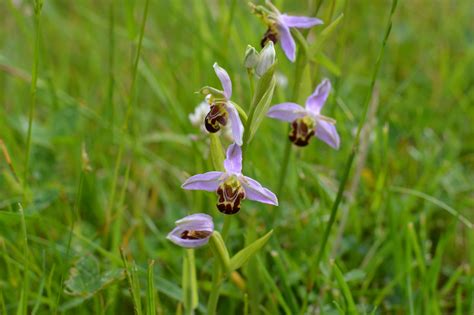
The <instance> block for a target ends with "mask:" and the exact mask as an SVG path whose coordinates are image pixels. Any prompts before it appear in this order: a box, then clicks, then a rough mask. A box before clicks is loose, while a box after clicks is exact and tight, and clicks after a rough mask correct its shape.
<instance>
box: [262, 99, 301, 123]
mask: <svg viewBox="0 0 474 315" xmlns="http://www.w3.org/2000/svg"><path fill="white" fill-rule="evenodd" d="M305 112H306V111H305V109H304V108H303V107H301V106H300V105H298V104H296V103H290V102H288V103H281V104H278V105H275V106H272V107H270V109H269V110H268V112H267V116H268V117H270V118H275V119H279V120H283V121H289V122H292V121H294V120H295V119H296V118H300V117H303V116H304V115H306V113H305Z"/></svg>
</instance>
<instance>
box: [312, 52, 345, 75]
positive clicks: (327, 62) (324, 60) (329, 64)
mask: <svg viewBox="0 0 474 315" xmlns="http://www.w3.org/2000/svg"><path fill="white" fill-rule="evenodd" d="M314 60H315V61H316V62H318V63H320V64H321V65H322V66H324V67H325V68H326V69H328V70H329V72H331V73H332V74H334V75H335V76H336V77H338V76H340V75H341V69H339V66H338V65H337V64H336V63H335V62H334V61H332V60H331V59H330V58H329V57H328V56H326V55H325V54H324V53H322V52H319V53H317V54H316V56H315V57H314Z"/></svg>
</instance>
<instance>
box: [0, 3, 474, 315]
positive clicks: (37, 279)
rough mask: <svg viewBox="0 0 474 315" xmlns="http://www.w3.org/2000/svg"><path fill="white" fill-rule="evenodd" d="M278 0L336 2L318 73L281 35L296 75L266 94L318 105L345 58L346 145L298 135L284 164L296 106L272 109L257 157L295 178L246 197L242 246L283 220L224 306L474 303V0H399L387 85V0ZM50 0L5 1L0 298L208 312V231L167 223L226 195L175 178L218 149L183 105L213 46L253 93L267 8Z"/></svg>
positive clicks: (375, 309) (401, 309)
mask: <svg viewBox="0 0 474 315" xmlns="http://www.w3.org/2000/svg"><path fill="white" fill-rule="evenodd" d="M274 3H275V5H277V6H278V7H279V8H281V9H282V11H284V12H291V13H294V14H299V15H310V14H311V13H314V12H318V17H320V18H321V19H323V20H324V21H325V22H326V23H325V25H329V24H330V23H331V21H336V20H337V19H340V20H339V21H338V22H339V23H338V24H337V25H336V26H335V28H334V31H333V32H331V34H330V35H329V36H328V37H327V38H324V36H325V35H324V33H323V30H324V26H323V27H316V28H314V29H313V30H312V31H311V32H310V33H309V34H308V39H309V41H313V40H317V39H318V38H324V43H323V44H322V48H321V52H320V53H318V55H317V56H315V62H314V63H313V65H312V70H314V72H315V73H316V75H315V76H314V77H307V79H304V80H300V79H299V77H298V74H297V75H295V73H294V65H293V64H291V63H290V62H289V61H288V60H287V59H286V58H285V56H284V55H283V53H282V51H281V49H280V48H279V47H277V58H278V64H277V69H278V70H277V71H278V72H279V73H280V74H281V75H283V76H285V77H286V78H287V80H288V84H287V85H282V84H280V85H277V89H276V92H275V96H274V99H273V101H272V104H277V103H281V102H284V101H295V102H298V103H300V104H304V101H305V98H306V96H307V95H309V94H310V92H311V91H312V90H313V89H314V87H315V85H316V83H317V82H319V81H320V80H321V79H322V78H324V77H328V78H330V79H331V81H332V82H333V87H334V89H333V92H332V94H331V95H330V98H329V100H328V103H327V105H326V107H325V109H324V111H325V112H324V113H325V115H328V116H330V117H335V118H336V120H337V128H338V131H339V134H340V135H341V147H340V149H339V150H337V151H336V150H332V149H331V148H329V147H328V146H327V145H325V144H324V143H323V142H321V141H317V140H313V141H312V142H311V143H310V145H309V146H308V147H306V148H304V149H297V148H293V149H292V150H291V152H290V153H289V154H288V156H287V158H288V161H289V164H288V168H287V169H286V170H284V172H283V173H285V174H286V175H285V176H284V177H283V180H281V175H280V174H281V173H282V170H281V167H282V163H283V162H282V161H283V160H284V159H285V154H284V152H285V151H286V149H285V148H286V147H287V143H288V138H287V124H284V123H281V122H278V121H275V120H270V119H265V120H263V123H262V125H261V127H260V129H259V130H258V135H257V136H255V137H254V139H253V140H252V142H251V143H250V145H249V146H248V147H246V148H245V156H244V171H245V173H246V174H247V175H249V176H252V177H254V178H258V179H259V180H260V181H261V182H262V183H263V184H264V185H265V186H267V187H269V188H271V189H273V190H274V191H276V190H280V192H281V193H280V194H279V200H280V206H279V207H270V206H264V205H261V204H257V203H252V202H249V201H246V203H245V205H244V206H243V208H242V210H241V212H240V213H239V215H238V216H236V217H235V218H234V217H233V218H232V223H231V226H230V228H229V229H228V230H226V232H225V234H224V233H223V234H224V235H225V236H226V237H225V238H226V243H227V246H228V247H229V249H230V251H231V252H233V253H235V252H236V251H237V250H238V249H240V248H241V247H242V246H243V245H244V244H249V243H250V242H251V241H252V240H255V239H256V238H258V237H261V236H262V235H264V234H265V233H266V232H267V231H268V230H270V229H274V233H273V235H272V238H271V241H270V242H269V243H268V244H267V245H266V246H265V247H264V249H263V252H261V253H260V254H259V255H258V256H257V257H255V258H252V260H251V261H250V262H249V263H248V264H247V265H246V266H244V268H243V270H240V271H239V273H233V274H232V275H231V276H230V279H229V281H227V282H225V283H223V284H222V287H221V290H220V293H221V297H220V299H219V301H218V306H217V309H218V311H217V313H218V314H247V313H248V314H260V313H261V314H280V313H284V314H304V313H306V314H338V313H341V314H345V313H360V314H474V269H473V267H474V231H473V226H472V223H471V222H473V221H474V211H473V210H474V188H473V186H474V185H473V183H474V140H473V139H474V129H473V123H474V107H473V104H474V89H473V86H474V36H473V32H472V21H473V20H474V11H473V10H472V4H471V3H470V1H457V2H455V3H454V2H452V1H449V0H439V1H421V0H420V1H399V3H398V7H397V10H396V11H395V14H394V16H393V18H392V22H393V25H392V28H391V34H390V37H389V38H388V41H387V46H386V48H385V52H384V55H383V59H382V60H381V63H380V69H379V71H378V75H377V78H376V80H375V81H373V83H374V86H373V93H371V84H372V76H373V74H374V69H375V67H376V61H377V58H378V56H379V52H380V47H381V45H382V41H383V39H384V35H385V32H386V27H387V20H388V18H389V13H390V9H391V5H392V4H391V2H390V1H370V2H364V1H346V0H325V1H282V0H280V1H274ZM36 12H37V14H36V15H35V9H34V6H33V4H32V2H29V1H17V0H15V1H14V0H4V1H1V2H0V152H1V154H0V172H1V173H0V314H58V313H67V314H91V313H93V314H131V313H133V312H136V313H137V314H172V313H177V314H180V313H182V312H184V305H186V304H194V303H195V304H196V305H197V313H206V303H207V299H208V297H209V295H210V292H211V289H212V287H213V286H215V285H216V283H213V282H212V281H211V278H212V273H213V272H216V270H215V268H213V267H212V264H211V262H212V259H211V257H212V255H211V252H210V251H209V249H208V248H206V247H205V248H202V249H198V250H196V251H194V253H192V252H189V251H185V250H183V249H182V248H179V247H177V246H175V245H174V244H172V243H171V242H169V241H168V240H166V235H167V233H168V232H169V231H170V230H171V229H172V228H173V227H174V221H175V220H177V219H179V218H181V217H183V216H184V215H186V214H189V213H194V212H205V213H209V214H212V215H213V216H214V218H215V222H216V224H217V225H218V226H219V227H221V226H222V225H223V223H224V218H223V216H222V215H221V214H220V213H219V212H218V211H217V210H216V209H215V196H214V195H212V194H208V193H201V192H187V191H184V190H182V189H181V188H180V186H181V184H182V183H183V181H184V180H185V179H186V178H187V177H188V176H189V175H192V174H196V173H202V172H204V171H209V170H212V169H213V166H212V163H211V161H210V159H209V158H208V155H209V152H208V144H207V143H206V141H204V140H199V141H196V140H194V139H195V138H196V137H195V136H191V135H198V136H199V134H200V131H199V129H198V128H196V127H193V126H192V125H191V124H190V123H189V119H188V114H189V113H191V112H192V111H193V110H194V108H195V106H196V105H197V104H198V103H199V102H201V101H202V97H201V96H200V95H198V94H196V93H194V92H196V91H198V90H199V89H200V88H201V87H202V86H204V85H211V86H219V84H218V81H217V78H216V77H215V75H214V71H213V69H212V65H213V63H214V62H218V63H219V64H220V65H221V66H223V67H225V68H226V69H227V70H228V71H229V74H230V76H231V78H232V81H233V86H234V96H233V99H234V100H235V101H236V102H238V103H239V104H240V105H242V107H244V109H245V110H248V109H249V108H248V107H249V104H250V102H251V93H250V88H251V87H250V84H249V81H248V78H247V73H246V70H245V68H244V67H243V66H242V62H243V57H244V51H245V48H246V47H247V44H251V45H253V46H255V47H257V46H259V42H260V39H261V36H262V35H263V33H264V32H265V27H264V25H262V23H261V22H260V21H259V20H258V19H257V18H256V17H255V16H252V14H251V13H250V10H249V7H248V5H247V3H246V1H237V0H208V1H186V0H178V1H148V0H144V1H130V0H121V1H108V2H106V1H91V0H81V1H52V0H44V4H43V7H42V9H41V11H39V10H37V11H36ZM35 16H36V18H35ZM295 85H296V87H297V89H298V91H299V93H294V92H293V91H294V90H295V89H294V86H295ZM365 104H368V106H367V107H366V106H364V105H365ZM366 109H367V110H366ZM365 117H366V119H365ZM362 123H363V125H362ZM359 125H360V126H361V127H362V126H364V128H362V129H360V132H361V137H360V142H358V143H357V144H358V151H357V154H356V155H354V163H353V165H352V169H351V172H350V173H348V177H347V183H346V185H343V186H342V187H343V188H344V190H343V191H341V193H340V197H341V203H340V204H338V207H337V208H338V211H337V212H335V211H331V209H332V208H334V207H333V205H334V200H335V199H336V196H337V195H338V187H339V184H340V182H341V180H343V178H344V171H345V165H346V162H347V160H348V158H350V156H351V152H353V151H352V148H353V143H354V141H355V139H356V138H357V127H358V126H359ZM284 164H285V163H283V165H284ZM280 182H281V187H282V188H281V189H278V187H279V185H280V184H279V183H280ZM331 213H332V214H333V215H331ZM332 221H333V222H334V225H333V226H332V228H331V229H328V228H327V227H328V222H332ZM326 231H327V234H326ZM227 232H228V234H227ZM326 240H327V243H326ZM322 244H325V245H322ZM321 247H323V251H320V248H321ZM183 260H185V262H187V263H185V264H184V266H187V265H189V264H190V262H192V261H195V263H196V269H195V271H193V269H192V268H187V269H186V268H185V270H183ZM316 262H319V263H316ZM182 272H191V273H192V272H196V277H197V279H198V280H199V282H198V283H197V284H196V283H183V282H182V278H181V275H182ZM195 286H198V293H199V294H198V296H196V295H195V292H196V290H195V288H194V287H195ZM181 288H184V289H186V290H182V289H181ZM187 289H189V291H187Z"/></svg>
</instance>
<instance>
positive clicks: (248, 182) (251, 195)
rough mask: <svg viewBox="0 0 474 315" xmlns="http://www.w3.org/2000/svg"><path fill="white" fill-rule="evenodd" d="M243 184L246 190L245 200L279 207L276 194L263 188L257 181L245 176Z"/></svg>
mask: <svg viewBox="0 0 474 315" xmlns="http://www.w3.org/2000/svg"><path fill="white" fill-rule="evenodd" d="M242 184H243V186H244V189H245V198H247V199H249V200H255V201H258V202H262V203H268V204H271V205H275V206H278V199H277V197H276V196H275V194H274V193H272V192H271V191H270V190H269V189H267V188H265V187H262V185H260V183H259V182H257V181H256V180H254V179H252V178H250V177H247V176H243V181H242Z"/></svg>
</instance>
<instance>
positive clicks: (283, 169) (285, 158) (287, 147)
mask: <svg viewBox="0 0 474 315" xmlns="http://www.w3.org/2000/svg"><path fill="white" fill-rule="evenodd" d="M290 128H291V127H288V132H289V129H290ZM292 148H293V145H292V144H291V141H290V140H289V139H287V141H286V142H285V149H284V151H283V161H282V164H281V169H280V178H279V179H278V186H277V187H278V188H277V196H281V194H282V192H283V184H284V183H285V178H286V172H287V170H288V164H289V162H290V156H291V151H292Z"/></svg>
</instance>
